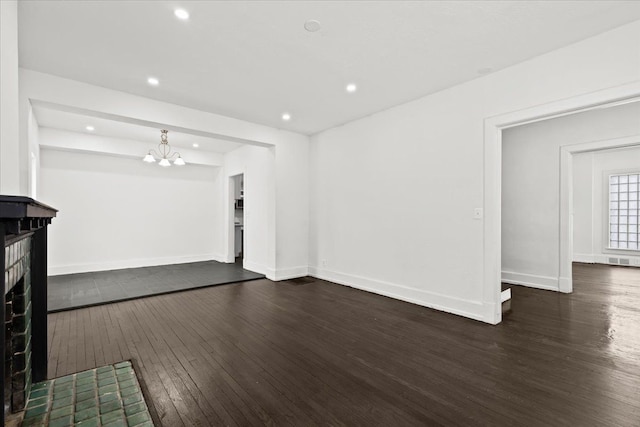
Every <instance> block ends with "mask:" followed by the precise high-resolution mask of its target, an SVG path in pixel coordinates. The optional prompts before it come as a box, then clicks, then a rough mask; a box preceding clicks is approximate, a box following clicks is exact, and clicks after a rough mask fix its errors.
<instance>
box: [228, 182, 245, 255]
mask: <svg viewBox="0 0 640 427" xmlns="http://www.w3.org/2000/svg"><path fill="white" fill-rule="evenodd" d="M240 175H242V178H243V180H244V181H245V182H244V186H245V187H246V185H247V183H246V175H245V173H244V171H234V172H233V173H232V174H229V175H227V197H226V203H225V205H226V215H225V224H226V227H225V252H226V254H225V257H224V262H226V263H234V262H236V257H235V254H236V252H235V232H236V230H235V178H236V177H237V176H240ZM242 215H244V211H243V214H242ZM244 223H245V221H244V220H243V227H244ZM243 234H244V233H243ZM243 240H246V239H244V238H243ZM245 254H246V250H245V242H244V241H243V242H242V258H243V260H242V261H243V264H244V257H245Z"/></svg>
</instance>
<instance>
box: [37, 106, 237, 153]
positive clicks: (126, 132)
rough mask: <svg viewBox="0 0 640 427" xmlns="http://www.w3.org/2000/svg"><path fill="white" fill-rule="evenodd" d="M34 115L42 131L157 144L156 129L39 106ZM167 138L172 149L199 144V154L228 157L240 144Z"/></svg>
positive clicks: (176, 134) (199, 138)
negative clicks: (44, 128) (60, 131)
mask: <svg viewBox="0 0 640 427" xmlns="http://www.w3.org/2000/svg"><path fill="white" fill-rule="evenodd" d="M33 113H34V115H35V116H36V120H37V122H38V125H40V126H43V127H49V128H54V129H62V130H68V131H72V132H81V133H86V134H88V135H100V136H108V137H112V138H120V139H127V140H132V141H139V142H145V143H148V144H149V148H154V147H155V145H156V144H159V143H160V129H156V128H151V127H146V126H141V125H136V124H132V123H126V122H121V121H114V120H108V119H103V118H97V117H88V116H85V115H81V114H76V113H71V112H66V111H59V110H55V109H49V108H43V107H40V106H34V107H33ZM89 125H90V126H93V127H94V128H95V130H94V131H92V132H89V131H87V130H86V127H87V126H89ZM168 137H169V144H170V145H171V146H172V147H177V148H190V149H192V150H195V149H196V148H194V147H193V144H198V145H199V147H198V148H197V149H198V150H201V151H208V152H216V153H227V152H229V151H232V150H235V149H236V148H238V147H240V146H241V144H239V143H235V142H229V141H222V140H219V139H213V138H206V137H203V136H196V135H189V134H186V133H181V132H175V131H169V134H168ZM143 154H144V153H143Z"/></svg>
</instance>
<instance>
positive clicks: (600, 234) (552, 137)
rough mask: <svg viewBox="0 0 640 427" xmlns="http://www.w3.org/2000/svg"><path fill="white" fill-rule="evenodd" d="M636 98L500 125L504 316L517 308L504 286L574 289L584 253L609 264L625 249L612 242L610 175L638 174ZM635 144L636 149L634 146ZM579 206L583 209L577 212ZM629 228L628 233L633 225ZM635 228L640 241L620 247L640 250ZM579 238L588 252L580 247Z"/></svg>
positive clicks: (639, 107) (628, 216) (639, 108)
mask: <svg viewBox="0 0 640 427" xmlns="http://www.w3.org/2000/svg"><path fill="white" fill-rule="evenodd" d="M636 100H637V99H633V100H629V101H627V102H624V103H617V104H614V105H602V106H601V107H599V108H589V109H583V110H580V111H574V112H573V113H571V114H563V115H561V116H554V117H548V118H546V119H544V120H537V121H534V122H529V123H522V124H518V125H514V126H509V127H508V128H504V129H501V130H500V147H499V149H500V193H499V194H500V197H501V200H500V246H499V247H500V249H501V254H500V261H499V265H500V269H499V270H498V273H499V275H500V288H499V289H500V291H502V292H501V294H500V295H501V296H502V297H503V298H501V299H500V301H501V303H502V304H501V306H502V307H501V308H502V310H501V314H500V317H502V316H501V315H502V314H504V313H506V312H508V311H509V309H510V308H511V307H512V306H513V303H511V301H508V302H506V303H505V299H508V298H510V296H511V295H510V292H509V295H507V298H504V297H505V288H507V287H508V286H505V285H519V286H526V287H532V288H538V289H544V290H550V291H556V292H562V293H570V292H572V291H573V272H572V271H573V268H574V266H573V262H575V261H577V262H585V261H584V259H583V258H584V257H583V258H581V257H580V256H579V254H580V253H581V251H583V252H588V253H589V254H590V255H589V257H590V260H587V261H586V262H590V263H594V262H595V263H604V264H608V263H609V262H606V259H607V252H609V253H617V252H619V249H618V248H615V249H612V247H611V246H610V245H609V243H610V241H609V237H610V232H609V226H610V221H608V219H609V211H608V209H609V206H610V201H609V192H608V189H609V175H610V174H611V172H619V173H622V172H624V173H626V175H625V176H624V178H625V179H635V180H637V179H638V176H637V172H635V171H637V170H638V162H637V159H638V158H640V156H638V151H637V145H638V143H639V142H640V141H639V139H640V128H639V127H638V121H637V118H638V117H640V103H638V102H635V101H636ZM622 135H635V136H632V137H623V136H622ZM634 146H636V148H635V149H636V151H629V150H634ZM582 153H585V154H582ZM589 153H591V154H589ZM605 153H608V154H605ZM576 156H578V158H580V156H582V157H583V160H582V163H581V165H580V170H579V171H576V170H575V169H574V160H575V159H574V158H575V157H576ZM585 156H589V157H588V158H584V157H585ZM634 160H635V162H634ZM634 165H635V169H634ZM632 169H633V170H632ZM577 172H580V175H579V176H577V177H576V173H577ZM634 173H635V175H634ZM629 174H631V175H632V176H630V175H629ZM605 175H606V176H605ZM629 176H630V178H629ZM605 181H606V182H605ZM625 188H626V187H625ZM634 188H636V190H634V191H636V192H635V193H634V195H633V196H634V197H636V198H637V197H639V196H638V193H637V186H636V187H634ZM624 196H625V197H627V195H626V194H625V195H624ZM621 197H622V196H621ZM576 198H577V199H578V201H577V202H576ZM634 203H635V201H634ZM585 204H586V207H584V205H585ZM578 206H580V207H582V208H581V209H582V210H580V212H579V216H578V217H576V214H577V213H578V211H577V210H576V209H577V207H578ZM621 206H622V205H621ZM630 206H631V204H630ZM633 206H634V209H636V210H635V211H634V213H630V212H631V211H628V210H627V205H626V204H624V208H625V209H624V211H623V212H624V214H625V217H624V218H623V220H624V221H627V220H628V221H634V222H637V220H638V219H637V217H638V215H637V205H633ZM587 208H588V209H589V211H588V212H586V213H585V209H587ZM629 209H630V208H629ZM616 220H617V219H616ZM630 224H631V222H630ZM630 226H632V227H637V224H631V225H630ZM623 228H624V231H625V233H626V232H627V230H626V225H625V226H624V227H623ZM634 230H635V231H634V234H633V235H631V234H629V235H627V234H624V235H623V237H625V239H627V237H628V238H629V239H633V240H625V242H624V243H621V244H624V245H627V244H628V245H636V246H635V250H636V251H637V243H636V242H637V236H638V234H637V229H635V228H634ZM621 236H622V235H621ZM616 237H617V236H616ZM576 238H578V240H577V242H578V243H579V244H580V245H581V247H582V249H578V248H577V247H576ZM585 241H587V242H588V243H589V244H588V245H585ZM628 242H630V243H628ZM614 243H616V244H617V241H616V242H614ZM585 246H587V247H588V249H584V247H585ZM625 248H626V246H625ZM629 248H631V246H629ZM614 258H615V257H614ZM620 259H622V257H620ZM603 261H604V262H603ZM631 262H634V261H633V259H632V260H631ZM628 265H632V264H628ZM516 289H517V288H514V292H515V290H516ZM515 302H517V294H516V301H515ZM515 302H514V303H515ZM505 306H506V307H505Z"/></svg>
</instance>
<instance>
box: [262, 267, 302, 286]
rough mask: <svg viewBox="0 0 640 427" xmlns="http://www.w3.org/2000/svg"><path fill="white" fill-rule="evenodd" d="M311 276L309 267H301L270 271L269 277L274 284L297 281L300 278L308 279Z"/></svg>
mask: <svg viewBox="0 0 640 427" xmlns="http://www.w3.org/2000/svg"><path fill="white" fill-rule="evenodd" d="M308 275H309V267H307V266H306V265H301V266H298V267H288V268H278V269H276V270H271V269H270V270H269V274H268V275H267V277H268V278H269V280H273V281H274V282H277V281H280V280H289V279H296V278H298V277H306V276H308Z"/></svg>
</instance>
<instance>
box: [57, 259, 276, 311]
mask: <svg viewBox="0 0 640 427" xmlns="http://www.w3.org/2000/svg"><path fill="white" fill-rule="evenodd" d="M262 278H264V275H262V274H258V273H254V272H252V271H248V270H244V269H243V268H242V265H241V264H225V263H221V262H217V261H205V262H194V263H189V264H173V265H161V266H156V267H141V268H127V269H122V270H111V271H99V272H94V273H79V274H67V275H62V276H51V277H49V295H48V306H49V312H50V313H51V312H56V311H62V310H69V309H73V308H79V307H85V306H90V305H98V304H106V303H110V302H115V301H124V300H128V299H132V298H140V297H145V296H149V295H158V294H165V293H170V292H176V291H182V290H186V289H195V288H202V287H205V286H212V285H222V284H225V283H234V282H243V281H247V280H255V279H262Z"/></svg>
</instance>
